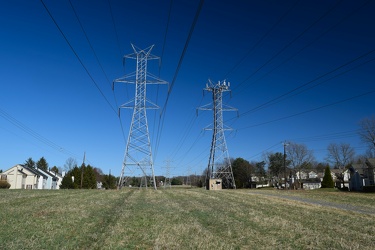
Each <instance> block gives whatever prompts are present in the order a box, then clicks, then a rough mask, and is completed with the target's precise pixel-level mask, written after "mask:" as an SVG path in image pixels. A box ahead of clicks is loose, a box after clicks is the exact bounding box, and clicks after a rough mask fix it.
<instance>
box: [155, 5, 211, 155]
mask: <svg viewBox="0 0 375 250" xmlns="http://www.w3.org/2000/svg"><path fill="white" fill-rule="evenodd" d="M203 3H204V0H200V1H199V5H198V8H197V11H196V13H195V16H194V19H193V23H192V24H191V27H190V31H189V34H188V37H187V38H186V42H185V45H184V49H183V50H182V53H181V55H180V59H179V61H178V65H177V68H176V71H175V74H174V76H173V80H172V82H171V85H170V87H169V90H168V94H167V97H166V100H165V103H164V106H163V108H162V111H161V113H160V119H159V123H158V129H157V137H156V151H155V158H156V152H157V150H158V148H159V143H160V136H161V133H162V131H163V127H164V119H165V112H166V108H167V104H168V100H169V97H170V94H171V92H172V90H173V87H174V84H175V82H176V79H177V76H178V73H179V70H180V68H181V65H182V61H183V60H184V57H185V54H186V51H187V48H188V46H189V43H190V39H191V37H192V35H193V31H194V28H195V25H196V24H197V21H198V18H199V15H200V12H201V10H202V7H203Z"/></svg>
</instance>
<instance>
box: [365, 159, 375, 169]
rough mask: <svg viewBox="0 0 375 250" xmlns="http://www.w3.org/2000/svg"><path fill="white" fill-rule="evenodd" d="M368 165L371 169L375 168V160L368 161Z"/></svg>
mask: <svg viewBox="0 0 375 250" xmlns="http://www.w3.org/2000/svg"><path fill="white" fill-rule="evenodd" d="M366 165H367V166H369V167H375V158H369V159H366Z"/></svg>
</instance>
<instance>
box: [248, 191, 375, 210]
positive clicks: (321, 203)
mask: <svg viewBox="0 0 375 250" xmlns="http://www.w3.org/2000/svg"><path fill="white" fill-rule="evenodd" d="M249 193H250V194H256V195H264V196H271V197H278V198H280V199H286V200H293V201H299V202H304V203H308V204H313V205H319V206H323V207H331V208H337V209H341V210H346V211H350V212H355V213H360V214H371V215H375V208H365V207H359V206H353V205H349V204H342V203H335V202H330V201H322V200H313V199H308V198H304V197H297V196H289V195H283V194H282V193H281V192H280V194H270V193H264V192H262V191H256V190H254V191H253V190H251V191H250V192H249Z"/></svg>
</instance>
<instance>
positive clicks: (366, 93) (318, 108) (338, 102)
mask: <svg viewBox="0 0 375 250" xmlns="http://www.w3.org/2000/svg"><path fill="white" fill-rule="evenodd" d="M374 93H375V90H372V91H368V92H365V93H362V94H359V95H355V96H352V97H349V98H346V99H343V100H339V101H336V102H333V103H329V104H326V105H323V106H319V107H316V108H313V109H309V110H306V111H302V112H299V113H296V114H292V115H288V116H284V117H281V118H277V119H274V120H271V121H267V122H262V123H258V124H255V125H251V126H246V127H243V128H240V129H238V130H242V129H248V128H253V127H258V126H262V125H266V124H269V123H273V122H277V121H281V120H285V119H289V118H292V117H295V116H299V115H304V114H306V113H310V112H313V111H316V110H320V109H323V108H328V107H330V106H333V105H337V104H340V103H344V102H347V101H351V100H354V99H356V98H359V97H363V96H366V95H370V94H374Z"/></svg>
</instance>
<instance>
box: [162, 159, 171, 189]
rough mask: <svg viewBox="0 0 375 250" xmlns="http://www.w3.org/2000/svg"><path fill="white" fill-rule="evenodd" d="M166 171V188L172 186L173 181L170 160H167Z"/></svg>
mask: <svg viewBox="0 0 375 250" xmlns="http://www.w3.org/2000/svg"><path fill="white" fill-rule="evenodd" d="M165 168H166V173H165V179H164V185H163V186H164V188H166V187H169V188H171V187H172V183H171V161H170V160H166V166H165Z"/></svg>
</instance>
